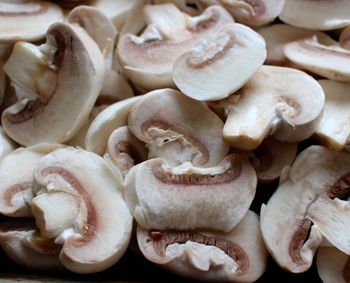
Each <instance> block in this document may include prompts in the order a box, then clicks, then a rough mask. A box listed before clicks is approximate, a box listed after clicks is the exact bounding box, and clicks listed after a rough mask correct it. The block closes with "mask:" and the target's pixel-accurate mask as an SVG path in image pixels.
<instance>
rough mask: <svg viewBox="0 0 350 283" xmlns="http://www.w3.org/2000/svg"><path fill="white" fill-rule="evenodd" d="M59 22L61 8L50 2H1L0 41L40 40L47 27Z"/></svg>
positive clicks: (61, 17)
mask: <svg viewBox="0 0 350 283" xmlns="http://www.w3.org/2000/svg"><path fill="white" fill-rule="evenodd" d="M14 2H15V3H14ZM61 20H63V12H62V10H61V8H60V7H59V6H57V5H55V4H53V3H50V2H45V1H25V0H21V1H1V2H0V41H1V42H4V41H5V42H6V41H7V42H15V41H18V40H25V41H35V40H39V39H42V38H43V37H44V36H45V32H46V30H47V29H48V27H49V26H50V25H51V24H53V23H55V22H58V21H61Z"/></svg>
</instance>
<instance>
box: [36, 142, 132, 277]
mask: <svg viewBox="0 0 350 283" xmlns="http://www.w3.org/2000/svg"><path fill="white" fill-rule="evenodd" d="M122 186H123V184H122V179H121V177H120V176H119V175H116V174H114V173H113V171H112V170H111V169H110V168H109V166H108V164H107V163H106V162H105V161H104V160H103V158H101V157H100V156H98V155H96V154H94V153H91V152H87V151H84V150H78V149H74V148H66V149H58V150H56V151H54V152H52V153H51V154H48V155H47V156H45V157H43V158H42V159H41V160H40V162H39V164H38V165H37V167H36V169H35V172H34V183H33V193H34V195H36V197H35V198H34V199H33V202H32V208H33V214H34V216H35V218H36V221H37V225H38V227H39V228H40V231H41V233H42V235H50V236H53V237H54V236H56V235H58V236H57V237H56V240H55V241H56V242H57V243H61V244H63V248H62V251H61V253H60V260H61V262H62V264H63V265H64V266H65V267H66V268H67V269H69V270H71V271H74V272H77V273H94V272H99V271H102V270H105V269H107V268H108V267H110V266H112V265H113V264H115V263H116V262H117V261H118V260H119V259H120V257H121V256H122V255H123V254H124V252H125V251H126V248H127V246H128V243H129V240H130V236H131V228H132V216H131V214H130V212H129V210H128V207H127V205H126V204H125V201H124V199H123V196H122V190H123V188H122ZM65 209H67V211H66V212H63V213H60V214H57V211H64V210H65Z"/></svg>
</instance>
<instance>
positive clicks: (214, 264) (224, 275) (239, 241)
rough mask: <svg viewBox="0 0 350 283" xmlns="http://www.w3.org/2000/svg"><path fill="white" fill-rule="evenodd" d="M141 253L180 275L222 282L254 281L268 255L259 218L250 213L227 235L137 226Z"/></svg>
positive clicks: (213, 232)
mask: <svg viewBox="0 0 350 283" xmlns="http://www.w3.org/2000/svg"><path fill="white" fill-rule="evenodd" d="M137 240H138V244H139V247H140V250H141V252H142V254H143V255H144V256H145V257H146V258H147V259H148V260H150V261H151V262H153V263H156V264H159V265H160V266H161V267H164V268H166V269H169V270H170V271H173V272H175V273H178V274H179V275H181V276H186V277H190V278H195V279H200V280H203V279H205V280H209V281H220V282H223V281H225V282H254V281H256V280H257V279H258V278H259V277H260V276H261V275H262V274H263V273H264V271H265V269H266V265H267V258H268V254H267V251H266V248H265V245H264V242H263V239H262V236H261V232H260V229H259V219H258V216H257V215H256V214H255V213H254V212H252V211H248V212H247V214H246V216H245V217H244V218H243V220H242V221H241V222H240V223H239V224H238V225H237V226H236V227H235V228H234V229H233V230H231V231H229V232H227V233H222V232H217V231H210V230H209V231H208V230H185V231H182V230H165V231H163V230H156V229H150V230H147V229H145V228H143V227H142V226H141V225H138V226H137Z"/></svg>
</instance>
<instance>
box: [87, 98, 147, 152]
mask: <svg viewBox="0 0 350 283" xmlns="http://www.w3.org/2000/svg"><path fill="white" fill-rule="evenodd" d="M141 98H142V96H141V95H140V96H135V97H131V98H128V99H125V100H122V101H119V102H117V103H114V104H112V105H110V106H108V107H107V108H106V109H105V110H103V111H102V112H101V113H100V114H98V115H97V116H96V118H95V119H94V120H93V121H92V123H91V125H90V128H89V130H88V131H87V134H86V138H85V148H86V150H87V151H91V152H95V153H97V154H99V155H103V154H104V153H105V152H106V147H107V142H108V139H109V136H110V135H111V134H112V132H113V131H114V130H115V129H117V128H119V127H122V126H125V125H127V124H128V115H129V110H130V109H131V108H132V107H133V105H134V104H135V103H136V102H137V101H139V100H140V99H141Z"/></svg>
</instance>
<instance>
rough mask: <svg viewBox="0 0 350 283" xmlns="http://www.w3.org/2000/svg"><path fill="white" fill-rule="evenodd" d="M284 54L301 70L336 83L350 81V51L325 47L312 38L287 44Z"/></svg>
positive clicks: (336, 47) (337, 47)
mask: <svg viewBox="0 0 350 283" xmlns="http://www.w3.org/2000/svg"><path fill="white" fill-rule="evenodd" d="M284 54H285V56H286V57H287V58H288V59H289V60H290V61H292V62H293V63H294V64H295V65H296V66H297V67H299V68H301V69H304V70H307V71H310V72H313V73H315V74H317V75H320V76H322V77H325V78H328V79H332V80H336V81H350V71H349V68H348V67H349V64H350V51H349V50H346V49H344V48H341V47H340V46H338V45H333V46H325V45H323V44H320V43H319V42H318V40H317V38H316V37H311V38H307V39H302V40H299V41H294V42H291V43H288V44H286V46H285V47H284ZM329 62H332V64H329Z"/></svg>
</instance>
